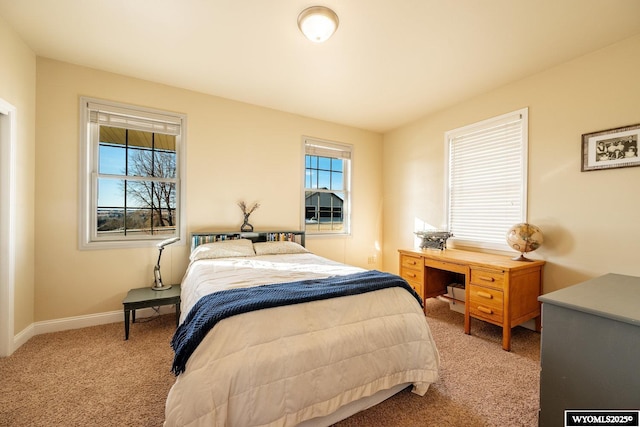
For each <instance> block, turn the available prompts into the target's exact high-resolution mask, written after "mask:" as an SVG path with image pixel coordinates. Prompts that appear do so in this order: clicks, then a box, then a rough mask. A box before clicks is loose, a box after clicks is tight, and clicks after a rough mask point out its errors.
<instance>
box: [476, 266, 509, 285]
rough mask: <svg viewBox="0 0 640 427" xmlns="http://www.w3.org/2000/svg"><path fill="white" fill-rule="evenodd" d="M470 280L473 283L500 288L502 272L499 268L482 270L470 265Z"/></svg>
mask: <svg viewBox="0 0 640 427" xmlns="http://www.w3.org/2000/svg"><path fill="white" fill-rule="evenodd" d="M470 282H471V283H473V284H475V285H481V286H490V287H492V288H497V289H502V288H503V287H504V272H503V271H501V270H482V269H477V268H473V267H472V268H471V280H470Z"/></svg>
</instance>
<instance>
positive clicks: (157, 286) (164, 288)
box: [151, 284, 171, 291]
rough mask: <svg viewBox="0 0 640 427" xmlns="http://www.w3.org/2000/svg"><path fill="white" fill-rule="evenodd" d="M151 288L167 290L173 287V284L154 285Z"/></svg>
mask: <svg viewBox="0 0 640 427" xmlns="http://www.w3.org/2000/svg"><path fill="white" fill-rule="evenodd" d="M151 289H153V290H154V291H166V290H167V289H171V285H162V284H161V285H153V286H152V287H151Z"/></svg>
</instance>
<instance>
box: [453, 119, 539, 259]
mask: <svg viewBox="0 0 640 427" xmlns="http://www.w3.org/2000/svg"><path fill="white" fill-rule="evenodd" d="M528 117H529V109H528V108H522V109H519V110H516V111H512V112H509V113H506V114H502V115H499V116H496V117H492V118H489V119H486V120H483V121H480V122H477V123H473V124H470V125H467V126H463V127H460V128H457V129H453V130H450V131H447V132H445V137H444V145H445V157H444V160H445V168H444V169H445V188H444V193H445V206H444V207H445V221H446V229H447V230H448V231H450V232H452V233H453V237H451V239H450V241H451V242H452V243H453V246H465V247H471V248H479V249H493V250H501V251H504V250H510V247H509V245H508V244H507V242H506V233H507V231H508V230H509V228H510V227H512V226H513V225H515V224H517V223H518V222H527V199H528V197H527V191H528V188H527V187H528V123H529V118H528ZM518 118H519V127H520V131H521V138H520V149H519V151H518V152H519V157H518V158H517V159H515V160H516V161H517V163H518V166H519V168H520V176H519V183H520V191H519V197H518V199H519V203H520V211H519V212H518V213H517V214H516V215H515V216H514V218H513V220H514V221H517V222H514V223H513V224H501V226H504V227H505V230H504V238H502V239H500V241H498V240H496V241H486V240H478V239H473V238H468V237H465V236H456V231H455V230H453V229H452V220H451V215H452V212H451V201H452V194H451V167H450V164H451V161H452V159H451V144H452V142H453V140H454V139H455V138H460V137H462V136H464V135H470V134H473V133H477V132H482V131H487V130H489V129H494V128H496V127H497V126H500V125H501V124H505V123H509V122H513V121H516V120H518ZM514 164H515V162H514ZM494 238H495V239H497V238H498V236H497V235H494Z"/></svg>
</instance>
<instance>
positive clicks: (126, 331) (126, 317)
mask: <svg viewBox="0 0 640 427" xmlns="http://www.w3.org/2000/svg"><path fill="white" fill-rule="evenodd" d="M129 313H130V311H129V310H127V309H126V308H125V309H124V339H125V340H128V339H129Z"/></svg>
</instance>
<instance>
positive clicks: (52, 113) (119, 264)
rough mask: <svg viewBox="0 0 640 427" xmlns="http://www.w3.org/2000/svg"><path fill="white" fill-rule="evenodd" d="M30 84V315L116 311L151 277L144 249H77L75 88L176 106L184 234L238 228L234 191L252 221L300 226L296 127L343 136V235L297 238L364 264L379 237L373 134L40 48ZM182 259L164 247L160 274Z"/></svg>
mask: <svg viewBox="0 0 640 427" xmlns="http://www.w3.org/2000/svg"><path fill="white" fill-rule="evenodd" d="M37 93H38V103H37V114H36V117H37V121H36V130H37V139H36V144H37V153H36V174H35V175H36V218H35V219H36V232H37V239H36V258H37V264H36V294H35V295H36V297H35V317H36V319H35V320H36V321H44V320H49V319H59V318H65V317H71V316H82V315H88V314H93V313H102V312H108V311H113V310H119V309H121V308H122V299H123V298H124V296H125V295H126V292H127V291H128V290H129V289H130V288H135V287H141V286H148V285H150V283H151V280H152V268H153V264H154V263H155V260H156V257H157V250H156V249H155V248H144V249H126V250H115V249H111V250H90V251H79V250H78V150H79V147H78V144H79V138H78V128H79V125H78V116H79V106H78V102H79V97H80V96H90V97H95V98H102V99H107V100H113V101H117V102H123V103H129V104H134V105H141V106H145V107H151V108H157V109H163V110H169V111H176V112H179V113H185V114H186V115H187V120H188V127H187V138H188V139H187V146H186V150H187V152H186V155H187V176H186V180H187V181H186V186H187V189H186V203H187V229H188V232H192V231H203V230H207V229H217V230H221V229H231V230H237V229H239V227H240V225H241V223H242V214H241V211H240V209H239V208H238V206H237V202H238V201H240V200H244V201H246V202H247V203H248V204H252V203H253V202H260V204H261V207H260V208H259V209H258V210H256V211H255V212H254V213H253V214H252V215H251V223H252V224H253V225H254V227H255V228H256V230H258V229H266V228H271V227H275V228H285V229H299V228H300V227H301V223H300V218H301V210H300V209H301V196H302V194H301V179H302V169H301V168H302V136H303V135H308V136H313V137H317V138H322V139H326V140H332V141H339V142H344V143H349V144H353V145H354V158H355V166H354V168H353V187H354V189H355V190H354V194H353V201H354V207H353V223H354V225H353V235H352V236H351V237H347V238H340V237H337V238H317V239H314V238H309V239H308V242H307V246H308V247H309V248H310V249H311V250H312V251H314V252H316V253H318V254H319V255H323V256H326V257H328V258H332V259H335V260H337V261H341V262H346V263H349V264H355V265H360V266H366V267H371V265H369V264H367V260H368V257H369V256H372V255H376V253H374V252H373V251H374V250H375V249H374V248H375V245H376V242H380V239H381V236H382V220H381V214H382V201H381V194H382V172H381V165H382V136H381V135H379V134H376V133H372V132H367V131H362V130H358V129H354V128H350V127H345V126H341V125H336V124H332V123H327V122H322V121H318V120H312V119H308V118H304V117H300V116H296V115H292V114H287V113H283V112H278V111H274V110H269V109H265V108H260V107H257V106H252V105H247V104H243V103H239V102H234V101H229V100H225V99H221V98H217V97H214V96H208V95H204V94H200V93H195V92H190V91H186V90H182V89H177V88H173V87H169V86H163V85H159V84H154V83H150V82H146V81H141V80H137V79H133V78H129V77H124V76H120V75H115V74H110V73H106V72H103V71H97V70H92V69H88V68H83V67H78V66H74V65H71V64H67V63H62V62H58V61H53V60H50V59H46V58H38V60H37ZM187 257H188V251H187V247H186V246H177V245H172V246H169V247H167V249H165V252H164V253H163V256H162V261H163V263H162V264H163V272H162V274H163V279H164V280H165V282H166V281H171V282H173V283H178V282H180V279H181V278H182V275H183V274H184V271H185V268H186V265H187ZM373 267H376V265H373Z"/></svg>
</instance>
